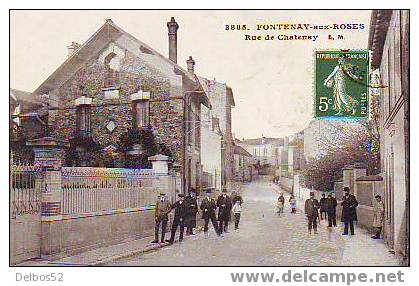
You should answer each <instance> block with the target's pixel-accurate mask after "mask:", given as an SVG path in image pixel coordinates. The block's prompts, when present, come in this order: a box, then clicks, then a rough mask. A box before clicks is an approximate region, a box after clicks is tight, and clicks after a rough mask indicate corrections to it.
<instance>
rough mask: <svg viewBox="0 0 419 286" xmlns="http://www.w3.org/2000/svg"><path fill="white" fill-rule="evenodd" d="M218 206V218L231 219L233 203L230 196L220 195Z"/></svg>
mask: <svg viewBox="0 0 419 286" xmlns="http://www.w3.org/2000/svg"><path fill="white" fill-rule="evenodd" d="M217 207H218V220H220V221H221V220H222V221H226V220H230V212H231V208H232V207H233V204H232V203H231V199H230V197H229V196H227V195H226V196H225V197H224V196H223V195H221V196H219V197H218V199H217Z"/></svg>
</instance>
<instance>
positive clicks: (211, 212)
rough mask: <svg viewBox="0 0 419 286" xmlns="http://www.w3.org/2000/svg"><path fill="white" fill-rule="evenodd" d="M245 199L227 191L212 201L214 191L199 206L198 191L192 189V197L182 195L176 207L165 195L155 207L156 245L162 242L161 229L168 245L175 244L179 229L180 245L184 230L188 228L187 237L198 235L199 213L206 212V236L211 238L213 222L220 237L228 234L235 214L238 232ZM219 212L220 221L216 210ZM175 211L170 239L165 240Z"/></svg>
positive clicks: (208, 193)
mask: <svg viewBox="0 0 419 286" xmlns="http://www.w3.org/2000/svg"><path fill="white" fill-rule="evenodd" d="M242 202H243V199H242V198H241V196H240V195H235V196H234V197H233V199H232V198H231V197H230V196H229V195H227V190H226V189H223V191H222V194H221V195H220V196H218V198H217V200H215V199H214V198H212V192H211V191H206V192H205V198H203V199H202V202H201V204H200V206H199V207H198V201H197V198H196V191H195V190H194V189H191V190H190V191H189V195H188V196H186V197H185V195H184V194H178V199H177V201H176V202H175V203H174V204H171V203H170V202H169V201H168V199H167V198H166V195H165V194H163V193H161V194H160V195H159V198H158V200H157V202H156V208H155V238H154V240H153V241H152V243H158V242H159V232H160V228H161V237H160V242H161V243H164V242H168V243H169V244H173V242H174V240H175V234H176V231H177V229H178V227H179V230H180V233H179V242H182V240H183V234H184V229H185V228H186V234H187V235H194V234H195V233H194V230H195V228H196V216H197V213H198V212H199V210H200V211H201V212H202V219H203V220H204V234H205V237H208V225H209V222H210V221H211V223H212V225H213V227H214V230H215V232H216V234H217V235H218V236H221V235H222V233H223V232H228V223H229V221H230V219H231V213H233V214H234V222H235V229H238V227H239V222H240V214H241V205H242ZM217 209H218V219H217V217H216V211H217ZM173 210H174V217H173V223H172V228H171V234H170V239H168V240H165V239H164V238H165V234H166V228H167V223H168V221H169V213H170V212H171V211H173Z"/></svg>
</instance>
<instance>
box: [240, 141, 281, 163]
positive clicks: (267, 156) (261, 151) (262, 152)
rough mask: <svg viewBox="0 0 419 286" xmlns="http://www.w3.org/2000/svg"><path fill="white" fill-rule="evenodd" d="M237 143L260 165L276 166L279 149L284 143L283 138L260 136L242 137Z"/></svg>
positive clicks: (278, 160) (279, 160)
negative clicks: (252, 137)
mask: <svg viewBox="0 0 419 286" xmlns="http://www.w3.org/2000/svg"><path fill="white" fill-rule="evenodd" d="M237 145H239V146H241V147H243V148H244V149H245V150H246V151H247V152H249V153H250V154H252V156H253V157H254V158H255V160H256V161H258V162H259V164H260V165H270V166H272V167H278V166H279V164H280V162H281V158H280V156H281V155H280V149H281V146H283V145H284V139H282V138H267V137H263V136H262V137H261V138H254V139H242V140H240V141H239V142H237Z"/></svg>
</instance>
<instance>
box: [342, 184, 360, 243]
mask: <svg viewBox="0 0 419 286" xmlns="http://www.w3.org/2000/svg"><path fill="white" fill-rule="evenodd" d="M343 191H344V193H345V195H344V196H343V202H342V203H341V206H342V220H343V222H344V224H345V229H344V231H343V234H342V235H348V228H350V230H351V235H354V234H355V231H354V221H356V220H357V215H356V207H357V206H358V202H357V200H356V198H355V196H354V195H352V194H350V193H349V188H348V187H344V188H343Z"/></svg>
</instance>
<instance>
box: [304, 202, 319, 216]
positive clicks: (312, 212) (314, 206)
mask: <svg viewBox="0 0 419 286" xmlns="http://www.w3.org/2000/svg"><path fill="white" fill-rule="evenodd" d="M319 208H320V204H319V201H318V200H317V199H307V200H306V202H305V205H304V212H305V214H306V215H307V216H309V217H317V216H318V215H319Z"/></svg>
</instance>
